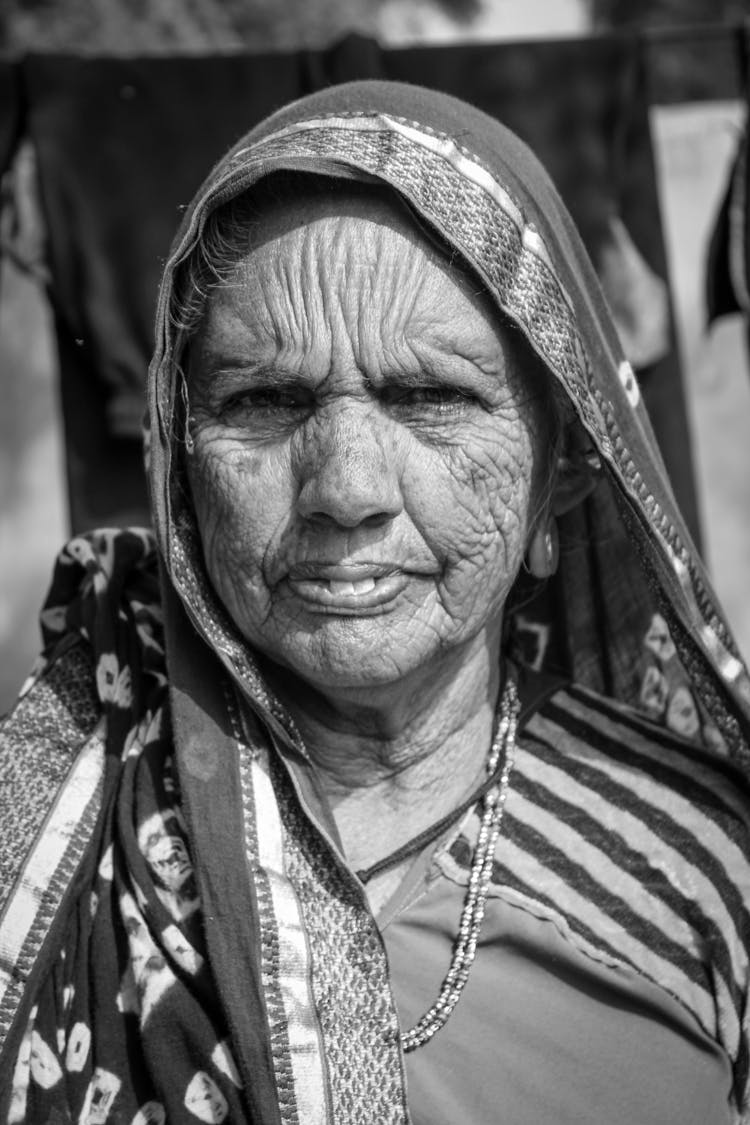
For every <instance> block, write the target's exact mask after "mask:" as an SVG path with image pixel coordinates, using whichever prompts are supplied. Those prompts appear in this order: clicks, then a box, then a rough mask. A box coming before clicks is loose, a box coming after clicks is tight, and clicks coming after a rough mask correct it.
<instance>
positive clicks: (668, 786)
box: [524, 684, 750, 838]
mask: <svg viewBox="0 0 750 1125" xmlns="http://www.w3.org/2000/svg"><path fill="white" fill-rule="evenodd" d="M524 732H525V735H526V742H527V744H528V745H529V746H533V748H534V752H535V753H539V754H542V755H544V753H545V750H546V751H547V752H550V751H554V752H555V753H556V760H557V761H558V763H559V766H560V768H561V769H562V770H563V771H564V772H566V773H569V774H570V775H571V776H575V777H577V778H578V779H579V780H581V779H583V778H586V779H587V780H588V782H589V784H591V785H592V786H594V787H595V788H597V789H598V790H600V791H602V792H610V793H612V794H616V793H618V792H619V787H620V786H623V785H624V786H627V788H628V790H629V792H631V793H635V792H640V793H642V794H643V795H644V799H646V800H647V802H648V804H649V805H650V804H656V805H657V806H658V807H659V808H665V807H667V806H668V807H674V808H676V807H677V806H678V805H679V807H680V808H681V809H682V810H683V814H684V815H683V816H681V817H680V820H681V821H684V820H685V819H687V820H691V819H692V818H691V817H690V816H687V809H688V807H689V808H690V809H691V810H692V814H693V816H694V817H698V816H699V814H700V815H702V816H706V817H709V818H711V819H712V820H714V821H715V822H717V823H720V824H724V826H725V827H726V828H727V829H732V826H733V825H734V829H733V834H735V835H737V834H738V833H739V834H740V835H744V836H745V837H746V838H747V836H748V833H750V779H749V778H748V776H747V773H746V772H745V771H743V770H742V769H741V768H740V766H739V765H737V764H735V763H734V762H733V761H732V760H730V758H729V757H728V756H727V755H726V754H725V753H724V752H723V751H722V749H721V745H720V743H719V742H718V741H717V739H716V737H715V732H714V731H712V730H710V729H709V730H707V731H706V737H705V738H704V739H702V740H701V739H700V738H699V737H698V738H695V739H689V738H686V737H684V736H682V735H680V734H678V733H677V732H675V731H673V730H671V729H669V728H668V727H666V726H664V725H663V724H661V723H659V722H655V721H654V720H653V719H651V718H650V717H649V716H648V715H647V714H645V713H644V712H642V711H639V710H637V709H636V708H634V707H631V706H629V705H627V704H625V703H621V702H619V701H617V700H614V699H612V698H609V697H607V696H604V695H602V694H599V693H597V692H594V691H591V690H590V689H587V688H584V687H581V686H579V685H576V684H565V685H559V686H556V687H555V688H554V689H553V690H552V691H548V692H547V694H546V696H545V697H544V698H543V699H542V700H541V701H540V703H539V705H538V707H537V708H536V709H535V710H534V711H533V713H532V714H531V715H530V717H529V718H528V720H527V722H526V724H525V727H524ZM664 802H666V805H665V804H664Z"/></svg>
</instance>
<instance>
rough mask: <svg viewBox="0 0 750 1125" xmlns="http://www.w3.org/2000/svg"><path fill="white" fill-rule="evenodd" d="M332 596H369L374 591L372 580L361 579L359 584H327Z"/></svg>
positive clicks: (373, 580)
mask: <svg viewBox="0 0 750 1125" xmlns="http://www.w3.org/2000/svg"><path fill="white" fill-rule="evenodd" d="M329 585H330V588H331V593H332V594H369V592H370V590H374V589H375V579H374V578H362V579H360V581H359V582H334V581H331V582H330V583H329Z"/></svg>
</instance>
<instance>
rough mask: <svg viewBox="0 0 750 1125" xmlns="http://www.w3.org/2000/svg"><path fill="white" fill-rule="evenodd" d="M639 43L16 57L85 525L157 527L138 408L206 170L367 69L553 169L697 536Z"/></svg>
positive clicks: (80, 523) (74, 497)
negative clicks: (431, 98)
mask: <svg viewBox="0 0 750 1125" xmlns="http://www.w3.org/2000/svg"><path fill="white" fill-rule="evenodd" d="M641 65H642V60H641V54H640V48H639V46H638V44H637V42H635V41H634V40H632V39H621V38H604V39H599V38H597V39H585V40H580V41H578V40H562V41H555V42H551V43H540V42H529V43H520V44H519V43H516V44H501V45H494V44H472V45H467V46H448V47H442V46H441V47H418V48H406V49H389V50H386V49H383V48H381V47H380V46H379V45H378V44H377V43H376V42H375V41H374V40H372V39H367V38H364V37H362V36H359V35H353V36H349V37H347V38H346V39H344V40H342V42H341V43H339V44H336V45H335V46H334V47H332V48H330V49H328V50H326V51H319V52H311V51H300V52H296V53H295V52H290V53H282V54H266V55H252V56H250V55H247V56H239V55H229V56H222V57H210V58H208V57H189V58H171V59H164V58H160V59H155V58H150V59H122V58H111V59H81V58H70V57H65V58H63V57H50V56H37V57H31V58H29V59H27V60H25V61H24V62H23V63H22V64H21V66H22V74H23V82H24V88H25V97H26V103H27V106H28V110H27V112H28V122H27V128H28V131H29V133H30V134H31V136H32V138H33V141H34V144H35V146H36V149H37V152H38V159H39V176H40V187H41V198H42V205H43V209H44V216H45V221H46V223H47V227H48V232H49V259H50V269H51V276H52V283H51V292H50V295H51V299H52V304H53V308H54V314H55V325H56V331H57V341H58V350H59V357H60V379H61V401H62V409H63V418H64V429H65V440H66V449H67V468H68V486H69V493H70V510H71V522H72V525H73V530H74V531H81V530H85V529H87V528H91V527H94V526H101V525H103V524H110V525H111V524H115V525H118V524H119V525H124V524H128V523H144V522H148V506H147V498H146V486H145V478H144V476H143V472H142V468H141V453H140V418H141V413H142V408H143V406H142V394H143V386H144V383H145V376H146V369H147V365H148V361H149V358H150V354H151V343H152V317H153V304H154V298H155V293H156V284H157V278H158V275H159V272H160V269H161V264H162V262H163V260H164V258H165V256H166V254H167V251H168V248H169V244H170V240H171V236H172V233H173V231H174V229H175V227H176V226H177V222H178V219H179V214H180V207H181V205H183V204H184V203H185V202H186V201H187V200H188V199H189V198H190V197H191V195H192V194H193V192H194V191H195V189H196V187H197V185H198V182H199V179H200V175H201V172H202V170H203V169H205V168H206V166H207V165H209V164H210V163H211V162H212V160H214V159H216V158H218V156H219V155H220V154H221V153H222V152H223V151H224V150H225V149H226V148H227V147H228V145H229V144H230V143H231V142H232V141H233V140H234V139H235V138H236V137H237V136H238V135H239V134H240V132H242V131H243V130H245V129H246V128H247V126H248V124H249V123H252V122H253V120H260V119H261V118H262V117H264V116H265V115H266V114H268V113H269V112H270V111H271V110H273V109H275V108H277V107H279V106H281V105H283V104H285V103H286V102H288V101H290V100H292V99H293V98H295V97H298V96H301V95H303V94H306V93H309V92H311V91H313V90H315V89H319V88H322V87H325V86H328V85H334V84H336V83H338V82H343V81H348V80H350V79H354V78H368V77H375V78H390V79H394V80H400V81H404V82H413V83H417V84H423V85H427V86H433V87H439V88H440V89H442V90H444V91H446V92H448V93H451V94H455V95H457V96H458V97H461V98H464V99H465V100H468V101H470V102H473V103H474V104H475V105H477V106H478V107H479V108H481V109H483V110H485V111H486V112H488V113H490V114H491V115H492V116H495V117H497V118H499V119H500V120H502V121H503V122H505V123H506V124H507V125H509V126H510V128H511V129H513V130H515V131H516V132H518V133H519V134H520V135H521V136H522V137H523V138H524V139H525V140H526V141H527V142H528V143H529V144H530V145H531V146H532V148H534V149H535V151H536V152H537V154H538V155H539V156H540V158H541V159H542V161H543V162H544V163H545V164H546V165H547V167H548V168H549V170H550V172H551V174H552V176H553V179H555V181H556V183H557V185H558V187H559V188H560V190H561V193H562V195H563V197H564V199H565V201H566V202H567V204H568V207H569V208H570V210H571V212H572V214H573V217H574V219H575V220H576V222H577V224H578V226H579V228H580V229H581V231H582V234H583V236H584V240H585V242H586V244H587V247H588V249H589V252H590V253H591V256H592V258H593V260H594V262H595V264H596V265H597V268H598V269H599V272H600V275H601V277H602V280H603V283H604V287H605V290H606V292H607V295H608V297H609V300H610V304H611V305H612V308H613V311H614V314H615V319H616V321H617V322H618V325H619V327H620V332H621V335H622V338H623V342H624V344H625V347H626V350H627V351H628V354H629V356H630V358H631V361H632V362H633V365H634V366H635V367H636V368H637V369H638V371H639V375H640V378H641V382H642V388H643V394H644V400H645V402H646V406H647V408H648V410H649V413H650V416H651V420H652V423H653V426H654V429H655V431H656V435H657V438H658V440H659V443H660V447H661V451H662V455H663V457H664V460H665V463H666V465H667V469H668V471H669V475H670V478H671V480H672V484H673V487H674V490H675V493H676V495H677V499H678V501H679V503H680V505H681V507H682V510H683V513H684V515H685V518H686V521H687V523H688V526H689V528H690V531H691V533H692V535H693V536H694V538H695V539H696V541H699V526H698V517H697V508H696V500H695V489H694V483H693V471H692V462H691V454H690V442H689V434H688V429H687V423H686V412H685V402H684V394H683V388H682V381H681V375H680V370H679V366H678V362H677V357H676V352H675V349H674V339H673V334H672V327H671V316H670V314H669V296H668V290H667V287H666V282H665V279H666V263H665V254H664V244H663V238H662V231H661V224H660V217H659V210H658V199H657V189H656V178H655V172H654V162H653V154H652V149H651V140H650V134H649V129H648V107H647V104H646V101H645V97H644V95H643V93H642V89H643V82H642V81H641V78H642V75H641V74H640V68H641Z"/></svg>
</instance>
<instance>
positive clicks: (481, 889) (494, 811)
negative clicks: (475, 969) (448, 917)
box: [401, 677, 519, 1052]
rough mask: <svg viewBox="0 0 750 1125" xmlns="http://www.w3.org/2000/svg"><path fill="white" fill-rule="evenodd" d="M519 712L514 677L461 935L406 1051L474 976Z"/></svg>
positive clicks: (424, 1039)
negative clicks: (501, 758)
mask: <svg viewBox="0 0 750 1125" xmlns="http://www.w3.org/2000/svg"><path fill="white" fill-rule="evenodd" d="M518 712H519V702H518V692H517V691H516V685H515V683H514V682H513V680H512V679H511V678H510V677H508V680H507V682H506V685H505V688H504V689H503V694H502V698H501V700H500V706H499V708H498V715H497V720H496V722H497V725H496V730H495V735H494V738H493V739H492V745H491V746H490V752H489V755H488V758H487V775H488V777H492V776H494V774H495V772H496V771H497V768H498V763H499V761H500V754H501V753H502V755H503V769H502V773H501V774H500V778H499V780H498V783H497V785H494V786H493V787H492V788H491V789H489V790H488V791H487V792H486V793H485V794H484V797H483V798H482V823H481V825H480V828H479V835H478V837H477V843H476V847H475V848H474V855H473V858H472V861H471V872H470V874H469V883H468V886H467V888H466V898H465V899H464V905H463V909H462V911H461V921H460V923H459V927H458V934H457V935H456V940H455V942H454V945H453V955H452V957H451V963H450V968H449V969H448V972H447V974H446V977H445V980H444V981H443V984H442V986H441V989H440V992H439V994H438V997H437V999H436V1000H435V1003H434V1004H432V1005H431V1007H429V1008H428V1009H427V1011H426V1012H425V1013H424V1015H423V1016H422V1017H421V1018H420V1019H419V1020H418V1021H417V1022H416V1023H415V1025H414V1027H412V1028H411V1029H410V1030H409V1031H405V1032H403V1033H402V1035H401V1045H402V1047H403V1049H404V1051H406V1052H408V1051H415V1050H416V1049H417V1047H421V1046H422V1044H423V1043H428V1042H429V1041H430V1039H432V1037H433V1035H435V1034H436V1032H438V1031H440V1029H441V1027H444V1026H445V1024H446V1023H447V1022H448V1019H449V1017H450V1015H451V1012H452V1011H453V1009H454V1008H455V1006H456V1004H457V1003H458V1001H459V999H460V997H461V993H462V992H463V990H464V987H465V985H466V982H467V980H468V979H469V973H470V972H471V966H472V964H473V962H474V957H475V955H476V951H477V941H478V939H479V931H480V930H481V928H482V920H483V918H484V910H485V905H486V903H487V890H488V888H489V883H490V878H491V876H492V865H493V862H494V858H495V844H496V843H497V838H498V835H499V833H500V824H501V822H502V819H503V810H504V808H505V802H506V800H507V797H508V784H509V781H510V773H511V770H512V768H513V752H514V749H515V738H516V727H517V724H518Z"/></svg>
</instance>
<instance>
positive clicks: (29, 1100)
mask: <svg viewBox="0 0 750 1125" xmlns="http://www.w3.org/2000/svg"><path fill="white" fill-rule="evenodd" d="M42 622H43V629H44V635H45V642H46V645H45V655H44V657H43V659H42V661H41V662H40V664H39V666H38V667H37V668H36V669H35V671H34V674H33V675H32V677H31V679H30V681H29V683H28V684H27V685H26V688H25V690H26V691H27V692H28V691H30V690H32V687H33V684H34V682H35V681H36V680H37V679H38V678H39V677H40V676H43V675H44V671H45V668H46V667H47V666H48V665H49V663H50V662H51V661H54V659H55V652H56V648H57V644H58V643H59V641H60V640H61V639H62V638H64V637H65V636H67V635H69V632H70V631H71V630H73V631H75V632H77V633H78V634H79V635H81V636H83V637H84V638H85V639H86V640H87V641H88V642H89V643H90V645H91V649H92V654H93V658H94V667H95V678H96V685H97V691H98V695H99V699H100V702H101V706H102V710H103V711H104V713H105V714H106V716H107V753H108V757H109V765H108V774H109V777H108V781H107V783H106V786H105V797H104V807H103V810H102V816H101V818H100V826H99V830H98V833H97V839H96V840H95V843H94V846H93V847H92V848H91V849H90V854H89V857H88V860H87V862H86V865H85V868H84V869H83V870H82V871H80V872H79V875H78V879H77V893H76V895H75V899H74V901H73V902H72V904H71V907H70V913H69V916H68V918H67V922H66V926H65V936H64V938H63V940H62V942H61V944H60V947H59V951H58V952H57V954H56V957H55V959H54V962H53V964H52V965H51V966H50V967H49V969H48V971H47V973H46V976H45V979H44V981H43V984H42V986H41V987H40V989H39V991H38V993H37V995H36V996H35V999H34V1006H33V1008H32V1011H31V1016H30V1019H29V1022H28V1026H27V1028H26V1032H25V1035H24V1038H23V1043H22V1047H21V1050H20V1052H19V1053H18V1056H17V1059H16V1062H15V1069H14V1075H13V1081H12V1095H11V1102H10V1109H9V1115H8V1121H9V1122H10V1123H11V1125H14V1123H16V1122H22V1121H40V1122H41V1121H71V1120H72V1121H76V1122H79V1123H80V1125H104V1122H106V1121H118V1122H131V1123H132V1125H160V1123H161V1122H164V1121H166V1120H169V1121H201V1122H207V1123H219V1122H222V1121H224V1120H226V1119H227V1118H230V1119H235V1120H247V1119H248V1117H247V1113H246V1112H245V1110H244V1109H243V1108H242V1106H241V1093H240V1082H239V1078H238V1076H237V1068H236V1066H235V1062H234V1059H233V1057H232V1052H231V1049H230V1047H229V1045H228V1041H227V1028H226V1027H225V1025H224V1021H223V1018H222V1014H221V1011H220V1010H219V1007H218V1003H217V1000H216V990H215V988H214V985H213V981H212V978H211V972H210V968H209V966H208V965H207V963H206V957H205V950H204V948H203V939H202V927H201V908H200V902H199V899H198V892H197V889H196V883H195V878H194V874H193V867H192V862H191V856H190V846H189V843H188V840H187V836H186V831H185V825H184V820H183V817H182V813H181V809H180V793H179V786H178V784H177V781H176V778H175V773H174V769H173V758H172V739H171V731H170V725H169V716H168V707H167V692H166V679H165V675H164V655H163V645H162V637H161V625H160V609H159V592H158V584H157V580H156V566H155V555H154V550H153V542H152V539H151V537H150V535H149V534H148V533H147V532H144V531H129V532H124V533H122V532H101V533H97V534H95V535H93V536H91V537H80V538H77V539H74V540H73V541H72V542H71V543H70V544H68V546H67V547H66V548H65V550H64V551H63V552H62V554H61V555H60V557H59V559H58V563H57V566H56V570H55V576H54V581H53V585H52V589H51V591H50V595H49V597H48V600H47V602H46V605H45V607H44V610H43V613H42Z"/></svg>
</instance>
